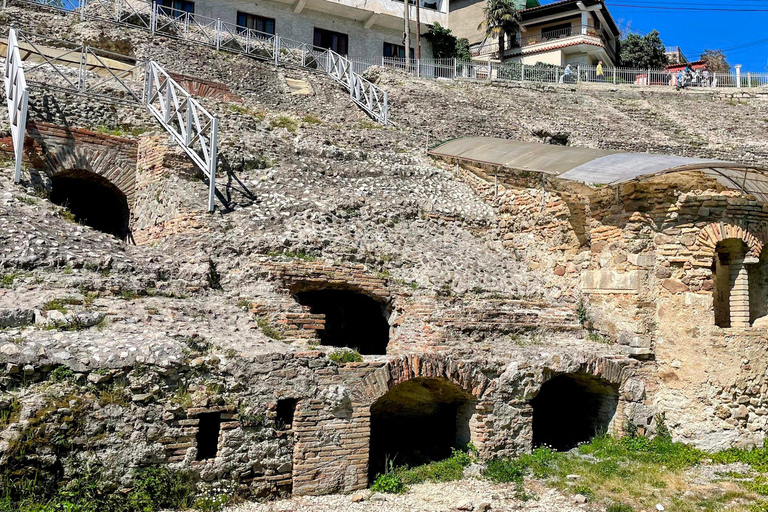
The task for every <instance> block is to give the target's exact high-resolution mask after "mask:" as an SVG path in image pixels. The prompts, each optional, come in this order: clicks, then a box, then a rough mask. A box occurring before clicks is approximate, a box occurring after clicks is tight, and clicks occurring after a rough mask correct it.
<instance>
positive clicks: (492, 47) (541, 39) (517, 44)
mask: <svg viewBox="0 0 768 512" xmlns="http://www.w3.org/2000/svg"><path fill="white" fill-rule="evenodd" d="M576 36H585V37H593V38H597V39H599V40H600V43H601V44H602V45H603V46H605V47H606V48H607V45H606V41H605V38H604V37H603V34H602V32H601V31H600V30H598V29H596V28H595V27H591V26H588V25H575V26H571V27H568V28H563V29H558V30H547V29H543V30H541V31H540V32H538V33H536V34H530V35H525V36H523V37H521V38H519V39H517V38H515V37H509V36H507V37H506V38H505V40H504V52H507V51H509V50H512V49H517V48H519V49H525V48H527V47H529V46H533V45H538V44H545V43H552V42H553V41H557V40H560V39H566V38H569V37H576ZM472 50H473V51H472V53H473V55H475V56H481V55H483V56H484V55H492V56H497V57H498V54H499V43H498V42H492V43H486V44H484V45H482V46H481V47H477V48H473V49H472Z"/></svg>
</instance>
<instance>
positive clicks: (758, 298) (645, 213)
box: [462, 168, 768, 450]
mask: <svg viewBox="0 0 768 512" xmlns="http://www.w3.org/2000/svg"><path fill="white" fill-rule="evenodd" d="M462 177H463V179H465V180H466V181H467V182H468V183H470V184H471V185H472V186H473V187H475V189H476V190H478V192H480V193H483V194H485V195H486V197H488V200H489V201H493V202H494V203H495V204H496V207H497V211H498V212H499V219H498V224H497V230H498V231H497V236H498V237H499V238H500V239H501V240H502V241H503V243H504V244H505V246H506V247H508V248H509V249H510V250H513V251H516V252H517V251H519V252H520V253H521V257H522V258H524V259H525V261H528V262H529V267H530V269H531V270H532V271H536V272H539V273H541V274H542V275H543V278H544V279H546V280H547V281H549V283H550V286H557V287H559V288H560V289H562V290H563V298H564V300H566V301H569V302H571V303H574V302H576V303H578V302H579V301H583V304H584V305H583V307H581V308H580V309H582V311H583V313H582V315H583V316H585V317H586V318H584V319H583V320H584V321H585V322H586V327H588V328H595V329H597V330H598V331H600V332H601V333H603V335H606V336H609V337H610V338H611V339H613V340H614V342H615V343H618V344H621V345H626V346H628V347H629V348H630V349H631V350H632V352H633V353H634V354H635V355H636V356H637V357H644V358H653V359H655V360H656V361H657V363H658V365H659V373H658V374H657V375H656V376H655V379H654V380H656V381H657V382H656V383H655V384H651V387H652V388H653V396H654V398H653V401H654V403H655V405H656V407H657V408H658V410H659V411H662V412H663V411H666V414H667V419H668V425H669V426H670V427H671V428H672V431H673V432H674V434H675V435H676V436H677V437H678V438H679V439H681V440H684V441H686V442H691V443H694V444H696V445H698V446H700V447H702V448H705V449H709V450H714V449H722V448H725V447H727V446H731V445H734V444H737V445H747V446H750V445H757V444H761V443H762V440H763V438H764V436H765V433H764V432H765V428H766V417H765V414H766V413H765V411H766V409H765V404H766V400H768V394H766V388H765V386H763V385H762V384H761V375H762V374H763V372H764V371H765V368H766V367H767V365H768V358H766V356H765V355H764V354H763V349H764V344H765V343H764V341H763V340H764V339H765V327H764V325H765V320H763V319H764V318H765V317H766V314H768V310H767V309H766V296H768V289H767V288H766V281H765V272H764V261H765V259H764V258H765V257H764V256H763V255H762V247H763V244H764V242H765V237H766V235H765V229H766V223H765V219H766V217H765V216H766V213H768V205H764V204H762V203H760V202H758V201H756V200H755V199H754V198H751V197H749V196H745V195H744V194H741V193H739V192H736V191H732V190H727V189H725V188H724V187H722V186H721V185H719V184H718V183H717V182H716V181H715V180H714V179H712V178H709V177H706V176H703V175H701V174H698V173H696V172H686V173H677V174H673V175H667V176H664V177H658V178H652V179H647V180H643V181H642V182H637V183H627V184H623V185H621V186H619V187H604V188H601V189H595V190H591V191H589V190H585V189H583V188H582V189H573V188H572V187H570V188H569V186H568V185H567V184H563V183H557V182H554V181H550V182H548V183H547V185H546V186H545V188H541V187H540V186H535V185H531V184H530V181H531V178H530V177H526V176H524V175H514V176H513V175H509V174H508V175H506V176H505V177H504V179H503V180H502V181H503V183H502V184H501V185H499V186H498V189H495V188H494V185H493V172H492V171H488V170H482V169H479V168H470V170H463V171H462ZM536 182H538V180H536ZM724 240H725V241H727V240H737V241H738V242H739V243H740V244H742V246H743V252H742V253H741V255H740V256H738V257H739V258H741V259H737V260H732V263H731V273H730V275H729V274H728V272H727V270H728V269H727V268H726V274H725V277H724V279H725V281H724V282H725V286H726V287H727V288H730V290H731V292H730V295H731V304H730V305H731V309H730V326H726V327H718V326H717V325H716V323H715V317H716V305H715V298H714V296H715V292H716V290H717V283H716V280H715V277H716V275H715V273H714V272H713V270H714V268H715V258H716V257H717V256H716V252H715V249H716V247H718V243H719V242H722V241H724ZM734 262H735V263H734ZM735 265H738V267H736V270H733V268H734V266H735ZM734 272H735V273H734ZM721 275H723V273H722V272H721ZM734 276H736V277H734ZM739 294H740V295H739ZM727 315H728V313H726V316H727ZM734 315H735V316H734ZM702 397H707V398H706V399H703V400H702ZM723 432H725V434H724V433H723Z"/></svg>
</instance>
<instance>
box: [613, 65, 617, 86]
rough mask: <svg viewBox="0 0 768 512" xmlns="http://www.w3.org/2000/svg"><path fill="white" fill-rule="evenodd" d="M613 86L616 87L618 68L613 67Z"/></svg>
mask: <svg viewBox="0 0 768 512" xmlns="http://www.w3.org/2000/svg"><path fill="white" fill-rule="evenodd" d="M613 85H616V66H614V67H613Z"/></svg>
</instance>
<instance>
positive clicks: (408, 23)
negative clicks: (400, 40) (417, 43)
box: [403, 0, 411, 73]
mask: <svg viewBox="0 0 768 512" xmlns="http://www.w3.org/2000/svg"><path fill="white" fill-rule="evenodd" d="M403 6H404V9H405V10H404V11H403V20H404V22H405V41H404V42H405V71H406V72H407V73H410V71H411V52H410V49H411V20H410V10H411V0H404V2H403Z"/></svg>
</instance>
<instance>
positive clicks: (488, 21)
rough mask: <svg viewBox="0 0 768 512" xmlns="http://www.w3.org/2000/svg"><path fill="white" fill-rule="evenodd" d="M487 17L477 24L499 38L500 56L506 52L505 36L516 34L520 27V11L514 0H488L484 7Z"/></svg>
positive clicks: (487, 32) (486, 33) (489, 34)
mask: <svg viewBox="0 0 768 512" xmlns="http://www.w3.org/2000/svg"><path fill="white" fill-rule="evenodd" d="M483 15H484V17H485V19H484V20H483V21H481V22H480V24H479V25H478V26H477V28H478V30H481V29H485V35H486V36H487V37H488V36H492V37H498V38H499V58H501V56H502V55H503V54H504V36H506V35H508V34H514V33H516V32H517V29H518V27H519V25H518V22H519V21H520V13H519V12H517V8H516V7H515V4H514V3H513V1H512V0H488V3H487V4H486V5H485V7H483Z"/></svg>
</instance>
